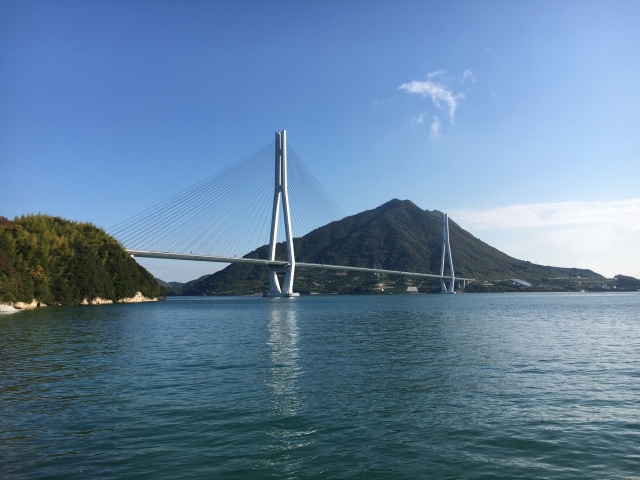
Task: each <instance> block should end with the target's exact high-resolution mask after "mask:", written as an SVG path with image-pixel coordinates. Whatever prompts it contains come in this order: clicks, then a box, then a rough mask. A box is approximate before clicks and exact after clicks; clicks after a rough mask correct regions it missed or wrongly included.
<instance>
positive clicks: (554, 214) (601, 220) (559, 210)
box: [451, 198, 640, 251]
mask: <svg viewBox="0 0 640 480" xmlns="http://www.w3.org/2000/svg"><path fill="white" fill-rule="evenodd" d="M451 217H452V218H455V219H456V221H457V222H458V223H460V225H462V226H464V227H465V228H470V229H472V230H489V229H526V230H529V231H530V234H534V235H536V237H537V238H538V239H539V240H541V241H544V242H546V243H548V244H553V245H566V246H572V248H577V249H580V250H587V251H597V250H602V249H607V248H610V247H611V246H612V245H614V244H615V242H616V241H628V240H629V239H630V238H631V237H632V235H633V234H634V233H635V232H640V198H635V199H630V200H619V201H611V202H558V203H535V204H523V205H511V206H508V207H500V208H495V209H491V210H484V211H473V210H460V211H457V212H455V213H454V212H452V214H451Z"/></svg>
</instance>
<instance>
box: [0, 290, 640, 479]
mask: <svg viewBox="0 0 640 480" xmlns="http://www.w3.org/2000/svg"><path fill="white" fill-rule="evenodd" d="M639 476H640V294H636V293H629V294H625V293H618V294H585V293H583V294H513V295H511V294H485V295H481V294H476V295H474V294H461V295H414V296H411V295H377V296H337V295H327V296H321V295H315V296H303V297H299V298H290V299H287V298H279V299H267V298H262V297H200V298H193V297H191V298H188V297H185V298H170V299H169V300H167V301H166V302H158V303H148V304H125V305H102V306H77V307H47V308H40V309H34V310H29V311H23V312H20V313H16V314H13V315H3V316H0V477H2V478H25V479H26V478H29V479H31V478H45V477H46V478H65V479H66V478H154V479H155V478H189V479H191V478H367V479H368V478H394V479H395V478H542V477H548V478H638V477H639Z"/></svg>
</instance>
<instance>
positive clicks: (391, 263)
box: [169, 199, 603, 295]
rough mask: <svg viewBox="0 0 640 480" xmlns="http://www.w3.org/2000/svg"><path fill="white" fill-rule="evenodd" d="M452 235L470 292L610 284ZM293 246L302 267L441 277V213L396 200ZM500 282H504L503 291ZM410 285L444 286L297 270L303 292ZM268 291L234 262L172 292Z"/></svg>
mask: <svg viewBox="0 0 640 480" xmlns="http://www.w3.org/2000/svg"><path fill="white" fill-rule="evenodd" d="M449 230H450V239H451V252H452V256H453V264H454V270H455V273H456V276H457V277H467V278H475V279H477V280H478V282H476V283H474V284H472V285H471V286H470V287H469V289H470V290H475V291H482V290H487V289H488V290H491V289H492V288H489V287H486V286H483V283H484V282H483V281H487V280H489V281H492V282H493V283H494V287H495V288H494V289H496V288H497V289H502V291H504V290H509V289H511V290H515V291H517V290H518V289H519V287H513V285H512V284H511V282H509V281H508V279H510V278H513V277H517V278H520V279H524V280H527V281H531V282H532V283H533V282H536V284H539V283H540V282H547V283H548V282H549V279H554V278H558V277H559V278H564V279H570V278H577V277H581V278H582V279H584V278H585V277H587V278H591V279H594V280H598V279H603V277H602V276H601V275H598V274H596V273H594V272H592V271H591V270H584V269H578V268H558V267H550V266H542V265H536V264H533V263H531V262H527V261H523V260H518V259H515V258H513V257H510V256H508V255H506V254H504V253H502V252H500V251H499V250H497V249H495V248H493V247H491V246H490V245H487V244H486V243H484V242H483V241H481V240H479V239H477V238H476V237H474V236H473V235H471V234H470V233H469V232H467V231H466V230H464V229H462V228H461V227H460V226H458V225H457V224H456V223H455V222H454V221H451V220H450V221H449ZM294 246H295V252H296V260H297V261H298V262H308V263H326V264H333V265H350V266H359V267H376V268H383V269H388V270H403V271H412V272H421V273H439V269H440V255H441V249H442V213H440V212H438V211H428V210H422V209H421V208H419V207H418V206H416V205H415V204H414V203H412V202H410V201H408V200H397V199H394V200H391V201H389V202H387V203H385V204H384V205H381V206H379V207H378V208H375V209H373V210H367V211H365V212H362V213H358V214H357V215H352V216H349V217H346V218H343V219H342V220H338V221H335V222H332V223H330V224H328V225H325V226H323V227H320V228H318V229H316V230H314V231H312V232H310V233H308V234H307V235H305V236H304V237H301V238H295V239H294ZM277 254H278V256H279V257H280V258H285V257H286V254H285V246H284V244H279V245H278V248H277ZM246 257H250V258H267V247H266V246H263V247H260V248H258V249H257V250H255V251H253V252H251V253H249V254H247V255H246ZM495 281H499V282H505V283H504V285H502V286H497V287H496V286H495ZM407 285H414V286H419V287H420V291H437V290H439V284H438V283H437V281H423V282H421V281H420V280H416V278H411V277H398V276H384V275H375V274H368V273H366V274H363V273H360V272H337V273H336V271H335V270H319V269H304V268H297V269H296V276H295V284H294V289H295V291H297V292H300V293H312V292H317V293H373V292H378V291H382V289H383V288H384V289H385V292H388V291H398V292H399V291H405V290H406V286H407ZM385 287H386V288H385ZM576 288H578V287H577V286H574V287H572V288H571V289H574V290H575V289H576ZM268 289H269V283H268V279H267V270H266V268H264V267H260V266H249V265H240V264H232V265H230V266H228V267H226V268H225V269H224V270H221V271H219V272H216V273H214V274H212V275H207V276H204V277H201V278H199V279H198V280H194V281H191V282H188V283H186V284H185V285H183V286H182V287H181V288H179V289H176V290H174V291H173V292H172V291H171V290H169V294H171V293H173V294H182V295H228V294H251V293H261V292H266V291H268ZM562 289H566V288H565V287H562Z"/></svg>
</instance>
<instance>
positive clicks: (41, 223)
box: [0, 215, 159, 304]
mask: <svg viewBox="0 0 640 480" xmlns="http://www.w3.org/2000/svg"><path fill="white" fill-rule="evenodd" d="M136 292H142V294H143V295H144V296H146V297H151V298H152V297H156V296H157V295H158V293H159V288H158V284H157V283H156V282H155V280H154V278H153V276H152V275H151V274H150V273H149V272H147V271H146V270H145V269H144V268H142V267H141V266H140V265H138V264H137V263H136V261H135V260H133V259H132V258H131V257H130V256H129V255H127V253H126V252H125V251H124V249H123V248H122V247H121V246H120V245H118V243H117V242H116V240H115V239H113V238H112V237H110V236H109V235H107V234H106V233H105V232H104V230H102V229H100V228H97V227H95V226H94V225H92V224H90V223H79V222H72V221H69V220H65V219H62V218H59V217H51V216H48V215H26V216H25V215H23V216H21V217H19V218H16V219H14V221H13V222H11V221H9V220H7V219H6V218H3V217H0V301H5V302H16V301H21V302H31V300H33V299H36V300H37V301H39V302H43V303H46V304H50V303H60V304H77V303H80V302H81V301H82V300H83V299H87V300H91V299H94V298H96V297H100V298H103V299H109V300H113V301H117V300H120V299H122V298H127V297H133V296H134V295H135V294H136Z"/></svg>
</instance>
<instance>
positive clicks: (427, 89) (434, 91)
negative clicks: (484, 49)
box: [398, 70, 464, 123]
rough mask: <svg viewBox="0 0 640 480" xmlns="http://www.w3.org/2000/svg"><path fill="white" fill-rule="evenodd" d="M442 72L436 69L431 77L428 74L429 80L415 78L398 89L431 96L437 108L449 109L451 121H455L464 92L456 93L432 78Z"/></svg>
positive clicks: (442, 72)
mask: <svg viewBox="0 0 640 480" xmlns="http://www.w3.org/2000/svg"><path fill="white" fill-rule="evenodd" d="M442 74H444V71H442V70H436V71H435V72H432V73H430V74H429V75H431V77H429V75H427V80H424V81H419V80H413V81H411V82H409V83H403V84H402V85H400V86H399V87H398V89H399V90H405V91H406V92H408V93H417V94H419V95H422V96H423V97H429V98H431V101H433V103H434V105H435V106H436V107H437V108H440V109H442V110H445V111H448V114H449V119H450V120H451V123H453V121H454V117H455V114H456V109H457V108H458V105H459V104H460V101H461V100H463V99H464V94H463V93H458V94H457V95H455V94H454V93H453V92H452V91H451V90H449V89H448V88H447V87H446V86H445V85H443V84H441V83H436V82H434V81H432V80H431V79H433V78H435V77H437V76H440V75H442Z"/></svg>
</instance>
